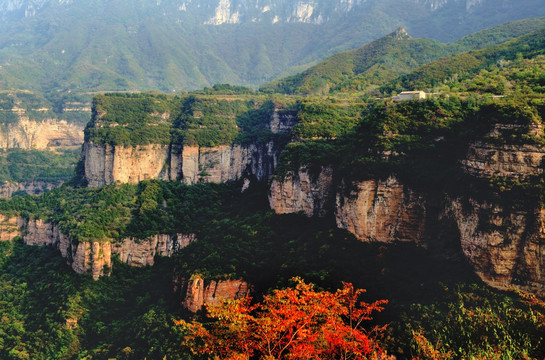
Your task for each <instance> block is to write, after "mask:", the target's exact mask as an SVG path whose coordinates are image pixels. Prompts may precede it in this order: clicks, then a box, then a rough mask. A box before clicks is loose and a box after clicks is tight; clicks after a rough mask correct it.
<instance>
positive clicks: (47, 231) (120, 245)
mask: <svg viewBox="0 0 545 360" xmlns="http://www.w3.org/2000/svg"><path fill="white" fill-rule="evenodd" d="M15 237H22V239H23V242H24V243H25V244H27V245H35V246H50V247H53V248H55V249H57V250H59V252H60V254H61V256H62V257H64V258H65V259H66V262H67V264H68V265H70V266H71V267H72V269H73V270H74V271H75V272H77V273H79V274H87V273H88V274H91V276H92V277H93V278H94V279H98V278H99V277H100V276H102V275H108V274H109V272H110V271H111V268H112V256H113V255H114V256H117V257H118V258H119V260H120V261H121V262H124V263H127V264H129V265H131V266H147V265H153V264H154V258H155V255H161V256H167V257H170V256H172V255H173V254H175V253H176V252H178V251H179V250H181V249H183V248H185V247H186V246H188V245H189V244H190V243H191V242H193V241H195V234H175V235H166V234H157V235H155V236H153V237H151V238H150V239H145V240H139V239H138V240H137V239H132V238H127V239H124V240H123V241H121V242H116V243H110V242H99V241H94V242H80V243H78V242H75V241H73V240H72V239H71V238H70V236H69V235H66V234H64V233H63V232H62V231H60V229H59V228H58V227H57V226H56V225H55V224H51V223H48V222H45V221H43V220H40V219H29V220H26V219H24V218H22V217H18V216H14V217H7V216H1V217H0V241H11V240H13V239H14V238H15Z"/></svg>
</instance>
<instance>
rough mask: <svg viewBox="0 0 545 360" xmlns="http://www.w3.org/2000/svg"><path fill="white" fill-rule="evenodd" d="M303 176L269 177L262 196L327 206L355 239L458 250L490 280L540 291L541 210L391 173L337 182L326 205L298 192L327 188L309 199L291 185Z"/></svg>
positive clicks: (544, 250)
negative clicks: (419, 184)
mask: <svg viewBox="0 0 545 360" xmlns="http://www.w3.org/2000/svg"><path fill="white" fill-rule="evenodd" d="M305 176H306V175H304V174H301V175H300V176H299V177H297V176H292V177H291V178H286V180H285V183H278V184H274V183H273V185H274V186H273V187H271V197H270V199H269V200H270V204H271V208H272V209H273V210H274V211H276V212H277V213H289V212H302V213H304V214H305V215H307V216H316V215H320V214H324V213H326V214H331V216H334V218H335V220H336V223H337V226H338V227H339V228H343V229H346V230H348V231H350V232H351V233H353V234H354V235H355V237H356V238H358V239H359V240H361V241H366V242H383V243H391V242H397V241H404V242H412V243H415V244H416V245H418V246H423V247H426V248H428V249H429V250H430V251H431V252H432V253H434V254H436V255H439V256H442V257H453V258H459V257H465V258H466V259H467V260H468V261H469V263H470V264H471V266H472V267H473V269H474V270H475V272H476V274H477V275H479V277H480V278H481V279H482V280H483V281H484V282H486V283H487V284H489V285H491V286H493V287H496V288H500V289H508V288H510V287H513V286H517V287H520V288H522V289H524V290H528V291H532V292H535V293H537V294H541V295H545V276H544V275H543V273H544V271H545V225H544V224H545V210H542V209H537V210H536V209H533V208H532V207H530V208H528V209H519V208H512V207H506V206H507V205H505V204H501V203H500V202H499V201H495V202H492V201H488V202H486V201H477V200H475V199H472V198H464V197H459V198H449V197H448V196H446V195H444V196H438V194H435V195H432V194H424V193H418V192H415V191H413V190H411V189H410V188H408V187H407V186H405V185H404V184H402V183H401V182H400V181H399V180H398V179H396V178H395V177H390V178H388V179H387V180H367V181H362V182H358V183H355V184H353V186H352V187H351V188H350V189H346V187H345V186H340V187H339V188H337V189H335V191H334V192H335V193H336V195H335V199H336V201H335V202H334V203H333V205H332V206H331V207H330V208H327V207H326V208H323V209H316V208H314V207H312V206H308V205H307V204H308V202H305V201H303V200H301V199H312V204H327V203H328V202H327V201H326V197H327V196H330V195H327V196H326V195H324V196H325V197H324V198H318V199H316V198H315V196H316V194H317V193H313V192H312V191H311V187H309V186H306V187H305V186H299V185H298V186H297V187H293V179H296V178H305ZM286 186H287V188H288V189H290V190H289V191H286V190H285V188H286ZM278 189H281V190H280V191H279V190H278ZM286 204H290V206H286Z"/></svg>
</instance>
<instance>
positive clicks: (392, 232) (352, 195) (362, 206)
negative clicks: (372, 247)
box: [335, 177, 426, 245]
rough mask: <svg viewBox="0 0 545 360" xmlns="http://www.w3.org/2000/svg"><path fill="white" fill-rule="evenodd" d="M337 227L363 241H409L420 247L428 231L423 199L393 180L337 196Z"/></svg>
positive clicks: (365, 184)
mask: <svg viewBox="0 0 545 360" xmlns="http://www.w3.org/2000/svg"><path fill="white" fill-rule="evenodd" d="M335 220H336V223H337V226H338V227H339V228H341V229H346V230H348V231H350V232H351V233H353V234H354V235H355V236H356V237H357V238H358V239H359V240H362V241H378V242H394V241H409V242H414V243H416V244H421V245H423V243H422V240H423V234H424V230H425V221H426V205H425V201H424V198H423V197H422V196H421V195H418V194H416V193H414V192H413V191H411V190H410V189H407V188H405V187H404V186H403V185H402V184H401V183H399V181H398V180H397V179H396V178H394V177H390V178H388V179H387V180H385V181H381V180H368V181H362V182H359V183H357V184H355V189H353V190H351V191H349V192H348V193H346V190H345V189H343V188H341V189H340V190H339V192H338V193H337V196H336V204H335Z"/></svg>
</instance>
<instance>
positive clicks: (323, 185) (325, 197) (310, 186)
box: [269, 167, 335, 216]
mask: <svg viewBox="0 0 545 360" xmlns="http://www.w3.org/2000/svg"><path fill="white" fill-rule="evenodd" d="M334 191H335V190H334V188H333V169H332V168H331V167H325V168H322V169H320V172H319V173H318V174H317V175H315V176H311V174H309V172H308V171H307V170H305V169H299V171H295V172H293V171H292V172H289V173H288V174H287V175H286V176H285V177H284V178H283V179H278V178H275V179H273V181H272V183H271V187H270V194H269V204H270V206H271V209H273V210H274V211H275V212H276V213H277V214H290V213H298V212H302V213H303V214H305V215H306V216H325V215H326V214H327V212H328V210H329V209H330V208H331V205H332V202H333V199H334V196H335V193H334Z"/></svg>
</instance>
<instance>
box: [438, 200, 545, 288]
mask: <svg viewBox="0 0 545 360" xmlns="http://www.w3.org/2000/svg"><path fill="white" fill-rule="evenodd" d="M444 216H446V217H450V218H452V219H455V220H456V222H457V224H458V229H459V234H460V244H461V248H462V251H463V252H464V254H465V256H466V258H467V259H468V260H469V262H470V263H471V265H472V266H473V268H474V269H475V272H476V273H477V274H478V275H479V277H480V278H481V279H482V280H483V281H485V282H486V283H487V284H489V285H491V286H493V287H496V288H499V289H509V288H511V287H513V286H519V287H522V288H523V289H525V290H528V291H532V292H535V293H538V294H541V295H543V294H545V276H544V274H543V270H544V269H545V226H544V224H545V210H543V209H540V210H538V211H533V210H530V211H529V210H516V209H512V208H505V207H503V206H501V205H499V204H497V203H490V202H478V201H475V200H473V199H469V200H461V199H454V200H452V201H450V202H449V203H448V206H447V207H446V208H445V210H444Z"/></svg>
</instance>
